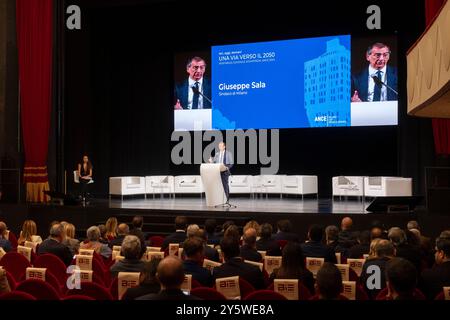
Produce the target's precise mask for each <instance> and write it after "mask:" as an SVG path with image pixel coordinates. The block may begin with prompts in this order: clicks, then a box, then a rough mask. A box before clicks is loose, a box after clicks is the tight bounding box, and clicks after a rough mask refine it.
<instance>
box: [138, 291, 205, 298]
mask: <svg viewBox="0 0 450 320" xmlns="http://www.w3.org/2000/svg"><path fill="white" fill-rule="evenodd" d="M136 300H202V299H200V298H198V297H196V296H188V295H185V294H184V293H183V291H181V290H180V289H173V290H162V291H161V292H159V293H151V294H147V295H145V296H142V297H139V298H137V299H136Z"/></svg>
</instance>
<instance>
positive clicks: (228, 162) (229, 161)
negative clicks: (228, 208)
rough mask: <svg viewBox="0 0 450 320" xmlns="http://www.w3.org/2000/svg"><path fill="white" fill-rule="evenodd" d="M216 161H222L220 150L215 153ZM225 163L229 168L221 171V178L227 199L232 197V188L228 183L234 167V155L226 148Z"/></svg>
mask: <svg viewBox="0 0 450 320" xmlns="http://www.w3.org/2000/svg"><path fill="white" fill-rule="evenodd" d="M213 162H214V163H219V162H220V151H219V152H217V153H216V154H215V155H214V159H213ZM223 164H224V166H225V167H227V168H228V170H225V171H223V172H221V173H220V178H221V179H222V185H223V191H225V196H226V197H227V201H228V199H229V198H230V188H229V185H228V178H229V177H230V169H231V168H232V167H233V156H232V155H231V152H230V151H227V150H225V151H224V154H223Z"/></svg>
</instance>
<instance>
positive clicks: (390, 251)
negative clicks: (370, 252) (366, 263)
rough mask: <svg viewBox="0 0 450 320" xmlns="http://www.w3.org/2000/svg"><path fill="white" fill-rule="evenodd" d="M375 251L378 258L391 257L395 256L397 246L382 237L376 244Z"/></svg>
mask: <svg viewBox="0 0 450 320" xmlns="http://www.w3.org/2000/svg"><path fill="white" fill-rule="evenodd" d="M375 253H376V255H377V257H378V258H384V257H389V258H391V257H394V256H395V247H394V245H393V243H392V242H390V241H389V240H385V239H382V240H380V241H379V242H378V243H377V244H376V246H375Z"/></svg>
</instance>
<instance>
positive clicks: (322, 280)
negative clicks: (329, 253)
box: [316, 262, 342, 300]
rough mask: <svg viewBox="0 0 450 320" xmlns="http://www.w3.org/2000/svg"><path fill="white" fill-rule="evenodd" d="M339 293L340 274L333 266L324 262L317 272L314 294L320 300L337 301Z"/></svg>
mask: <svg viewBox="0 0 450 320" xmlns="http://www.w3.org/2000/svg"><path fill="white" fill-rule="evenodd" d="M341 292H342V275H341V272H340V271H339V269H338V268H337V267H336V266H335V265H334V264H332V263H329V262H325V263H324V264H323V265H322V267H321V268H320V269H319V271H317V276H316V294H317V295H318V296H319V299H320V300H338V299H339V296H340V294H341Z"/></svg>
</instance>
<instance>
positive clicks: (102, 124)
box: [64, 0, 433, 196]
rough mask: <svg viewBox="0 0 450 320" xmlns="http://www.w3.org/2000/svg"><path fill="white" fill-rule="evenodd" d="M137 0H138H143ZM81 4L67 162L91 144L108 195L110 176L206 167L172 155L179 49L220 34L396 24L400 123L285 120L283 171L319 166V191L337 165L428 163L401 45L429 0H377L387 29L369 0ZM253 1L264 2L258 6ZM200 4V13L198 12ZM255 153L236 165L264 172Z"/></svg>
mask: <svg viewBox="0 0 450 320" xmlns="http://www.w3.org/2000/svg"><path fill="white" fill-rule="evenodd" d="M136 2H138V4H136ZM73 3H74V4H79V5H80V6H81V8H82V10H83V21H82V29H81V30H78V31H75V32H73V31H66V35H65V36H66V46H65V50H66V70H65V74H66V81H65V88H66V92H65V96H66V98H65V102H66V109H65V128H64V132H65V169H66V170H67V172H68V173H69V175H68V177H69V179H68V186H69V189H70V187H72V189H73V186H74V185H73V182H72V179H71V174H70V173H71V171H72V170H74V169H75V168H76V165H77V163H78V162H79V161H80V160H81V159H80V158H81V156H82V154H83V153H84V152H87V153H89V155H90V156H91V159H92V161H93V165H94V179H95V186H94V189H93V193H95V194H96V195H103V196H106V195H107V193H108V177H110V176H123V175H126V176H128V175H142V176H144V175H156V174H172V175H178V174H199V166H198V165H179V166H176V165H172V164H171V159H170V153H171V148H172V146H173V143H171V142H170V137H171V133H172V131H173V100H172V99H173V83H174V80H175V79H174V76H173V74H174V70H173V68H174V63H173V61H174V57H175V56H176V55H177V54H179V53H183V52H192V51H204V50H206V51H208V50H209V49H210V46H212V45H226V44H233V43H245V42H258V41H271V40H286V39H297V38H304V37H317V36H330V35H338V34H352V35H356V36H378V35H379V36H382V35H393V34H395V35H397V38H398V69H399V91H400V92H401V93H402V94H401V96H400V99H399V117H398V120H399V126H380V127H357V128H323V129H314V128H305V129H283V130H281V132H280V159H281V160H280V169H279V173H280V174H316V175H318V176H319V191H320V196H328V195H330V193H331V177H332V176H334V175H387V176H392V175H401V176H408V177H413V178H414V181H415V183H414V188H415V193H420V191H421V190H420V186H421V185H422V184H423V181H422V179H423V172H424V169H423V167H424V166H425V165H432V161H433V158H432V156H433V143H432V130H431V121H430V120H429V119H412V118H411V117H408V116H407V115H406V103H405V102H406V96H405V94H406V89H405V83H406V61H405V57H404V54H405V52H406V50H407V49H408V48H409V47H410V45H411V44H412V43H413V42H414V41H415V40H416V39H417V37H418V36H419V35H420V33H421V32H422V31H423V27H424V17H423V1H420V0H415V1H413V2H412V3H409V4H408V7H409V9H408V13H407V14H408V21H414V23H407V21H406V20H405V22H404V23H403V22H402V21H401V20H399V19H398V17H399V16H402V15H404V14H405V12H404V11H405V9H404V6H405V4H403V3H401V2H395V3H393V2H392V1H381V2H380V3H379V5H380V6H381V9H382V26H383V29H382V30H381V31H376V30H368V29H366V27H365V26H366V19H367V17H368V15H367V14H366V9H367V7H368V6H369V5H370V4H373V3H371V2H370V1H360V2H357V3H355V4H353V5H352V6H351V8H349V7H344V6H342V5H341V4H340V3H336V2H333V1H329V2H326V4H325V3H317V4H316V3H308V7H307V8H306V7H305V8H304V10H299V4H298V3H294V2H292V1H279V2H277V4H276V5H274V4H272V5H270V6H265V5H263V4H262V3H261V2H259V1H245V2H244V1H233V0H232V1H227V2H226V3H222V4H221V5H222V8H221V10H216V9H215V8H214V7H213V6H215V5H216V4H212V2H211V1H199V2H198V3H196V5H193V4H192V3H184V2H178V1H177V2H172V1H159V2H156V3H155V2H154V1H115V2H114V5H111V4H108V3H109V2H108V1H102V2H101V3H100V4H99V2H98V1H95V2H94V1H87V0H74V1H73ZM256 12H257V14H256ZM194 13H195V17H196V18H195V19H190V17H191V14H194ZM259 167H260V166H259V165H237V166H235V167H234V168H233V174H236V175H237V174H258V173H259Z"/></svg>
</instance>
